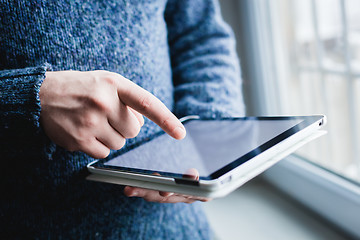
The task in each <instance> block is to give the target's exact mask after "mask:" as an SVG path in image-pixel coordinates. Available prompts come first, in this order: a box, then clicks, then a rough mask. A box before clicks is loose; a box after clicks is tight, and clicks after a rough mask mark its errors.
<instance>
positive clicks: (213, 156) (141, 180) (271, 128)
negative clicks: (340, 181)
mask: <svg viewBox="0 0 360 240" xmlns="http://www.w3.org/2000/svg"><path fill="white" fill-rule="evenodd" d="M182 122H183V124H184V126H185V128H186V132H187V134H186V137H185V138H184V139H182V140H175V139H173V138H171V137H170V136H169V135H167V134H166V133H164V132H159V133H157V134H155V135H153V136H151V137H149V138H147V139H145V140H144V141H143V142H140V143H136V144H134V145H132V146H129V147H128V148H127V150H126V151H121V150H120V151H119V153H118V156H115V157H114V156H113V157H112V158H106V159H100V160H97V161H94V162H92V163H90V164H89V165H88V166H87V167H88V170H89V171H90V173H91V174H90V175H89V176H88V177H87V179H88V180H95V181H101V182H108V183H115V184H121V185H130V186H135V187H142V188H148V189H155V190H159V191H169V192H176V193H181V194H185V195H192V196H199V197H209V198H216V197H223V196H225V195H227V194H228V193H230V192H232V191H233V190H235V189H236V188H238V187H239V186H241V185H242V184H244V183H245V182H247V181H249V180H250V179H251V178H253V177H255V176H257V175H258V174H260V173H262V172H263V171H265V170H266V169H268V168H269V167H271V166H272V165H273V164H275V163H276V162H278V161H279V160H281V159H283V158H284V157H286V156H287V155H289V154H290V153H292V152H294V151H295V150H296V149H298V148H299V147H301V146H302V145H304V144H305V143H307V142H309V141H311V140H313V139H315V138H316V137H318V136H320V135H322V134H323V131H320V129H321V128H322V126H323V125H324V124H325V116H278V117H243V118H223V119H201V118H199V117H196V116H189V117H186V118H183V119H182Z"/></svg>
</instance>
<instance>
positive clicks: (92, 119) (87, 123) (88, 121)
mask: <svg viewBox="0 0 360 240" xmlns="http://www.w3.org/2000/svg"><path fill="white" fill-rule="evenodd" d="M99 123H100V118H99V116H98V115H97V114H94V113H87V114H84V115H83V117H82V119H81V125H82V126H83V127H85V128H94V127H96V126H98V125H99Z"/></svg>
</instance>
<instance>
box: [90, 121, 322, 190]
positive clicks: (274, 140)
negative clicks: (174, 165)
mask: <svg viewBox="0 0 360 240" xmlns="http://www.w3.org/2000/svg"><path fill="white" fill-rule="evenodd" d="M198 120H201V121H212V120H216V121H218V120H228V121H229V120H230V121H231V120H233V121H236V120H260V121H261V120H301V122H299V123H298V124H296V125H295V126H293V127H291V128H289V129H287V130H286V131H284V132H282V133H280V134H279V135H277V136H275V137H273V138H272V139H270V140H269V141H267V142H265V143H264V144H262V145H260V146H258V147H257V148H255V149H253V150H251V151H250V152H248V153H247V154H245V155H243V156H241V157H239V158H238V159H236V160H234V161H232V162H231V163H229V164H227V165H225V166H223V167H222V168H221V169H219V170H217V171H215V172H213V173H211V174H210V175H209V176H200V177H199V179H198V180H205V181H212V180H216V179H218V178H220V177H221V176H224V175H225V174H226V173H228V172H230V171H232V170H234V169H236V168H237V167H239V166H240V165H242V164H244V163H246V162H248V161H249V160H251V159H252V158H254V157H256V156H258V155H260V154H262V153H264V152H265V151H267V150H268V149H270V148H271V147H273V146H275V145H276V144H278V143H280V142H282V141H284V140H285V139H287V138H289V137H291V136H293V135H294V134H296V133H298V132H300V131H302V130H303V129H305V128H307V127H309V126H311V125H312V124H314V123H317V122H318V123H319V125H320V126H321V125H322V124H324V122H323V121H324V120H325V117H324V116H322V115H314V116H264V117H237V118H222V119H204V118H193V117H190V118H186V120H184V121H183V123H184V124H185V125H186V123H187V122H189V121H198ZM320 126H319V127H320ZM163 134H165V133H164V132H158V133H156V134H154V135H152V136H150V137H148V138H146V139H145V140H143V141H141V142H137V143H135V144H133V145H131V146H129V147H128V148H127V149H126V151H122V152H121V151H120V153H119V154H117V155H116V156H114V155H112V156H110V157H108V158H105V159H101V160H98V161H96V162H93V163H91V164H90V166H91V167H93V168H96V169H99V170H105V171H112V172H122V173H129V174H135V175H136V174H138V175H145V176H146V175H148V176H154V174H157V177H159V178H171V179H175V181H188V182H190V183H192V184H196V183H197V182H198V180H196V181H194V180H190V179H189V178H188V177H186V176H184V175H182V174H178V173H171V172H161V171H152V170H146V169H138V168H126V167H118V166H109V165H105V164H104V163H105V162H107V161H109V160H111V159H113V158H114V157H118V156H120V155H121V154H125V153H126V152H128V151H130V150H132V149H134V148H136V147H138V146H140V145H142V144H145V143H147V142H149V141H151V140H152V139H154V138H155V137H158V136H160V135H163Z"/></svg>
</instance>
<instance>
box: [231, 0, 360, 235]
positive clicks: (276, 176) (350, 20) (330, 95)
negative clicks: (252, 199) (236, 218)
mask: <svg viewBox="0 0 360 240" xmlns="http://www.w3.org/2000/svg"><path fill="white" fill-rule="evenodd" d="M238 5H239V6H238V7H239V8H238V9H239V13H240V14H239V19H238V20H239V22H240V23H241V30H240V34H239V41H240V46H241V47H240V48H241V58H242V63H243V64H242V67H243V72H244V81H245V85H244V87H245V91H246V92H247V93H250V94H249V95H250V104H249V105H250V107H252V109H250V114H255V115H278V114H281V115H309V114H325V115H327V117H328V125H327V130H328V134H327V136H326V137H322V138H320V139H318V140H316V141H314V142H312V143H310V144H308V145H307V146H305V147H303V148H301V149H300V150H299V151H298V152H297V153H296V154H294V155H292V156H291V157H289V158H288V159H287V160H284V161H282V162H280V163H279V164H278V165H276V166H275V167H273V168H272V169H270V170H269V171H268V172H267V173H266V174H265V176H266V177H267V178H268V179H269V180H270V181H271V182H273V183H274V184H276V185H278V186H279V187H280V188H281V189H283V190H284V191H286V192H287V193H289V194H290V195H292V196H294V197H295V198H296V199H297V200H299V201H301V202H302V203H303V204H305V205H307V206H308V207H310V208H312V209H313V210H314V211H316V212H318V213H319V214H320V215H321V216H323V217H324V218H326V219H327V220H328V221H329V222H331V223H333V224H335V225H336V226H338V227H339V228H341V229H342V230H344V231H346V232H347V233H349V234H350V235H351V236H355V237H360V229H359V228H358V223H359V222H360V187H359V183H360V127H359V124H360V1H358V0H301V1H298V0H271V1H270V0H267V1H261V0H244V1H240V2H239V3H238ZM335 206H336V207H335Z"/></svg>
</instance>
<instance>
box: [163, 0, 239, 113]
mask: <svg viewBox="0 0 360 240" xmlns="http://www.w3.org/2000/svg"><path fill="white" fill-rule="evenodd" d="M194 5H196V6H197V7H196V8H195V7H194ZM165 16H166V19H167V23H168V29H169V45H170V53H171V62H172V69H173V81H174V86H175V101H176V105H175V111H176V114H177V115H178V116H183V115H189V114H197V115H202V116H205V117H219V116H240V115H243V114H244V104H243V99H242V92H241V77H240V67H239V61H238V58H237V55H236V51H235V41H234V37H233V34H232V31H231V29H230V28H229V27H228V26H227V25H226V24H225V23H224V21H223V20H222V19H221V14H220V9H219V6H218V3H217V2H216V1H210V0H209V1H207V0H196V1H173V2H171V1H170V2H169V5H168V8H167V12H166V15H165Z"/></svg>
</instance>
